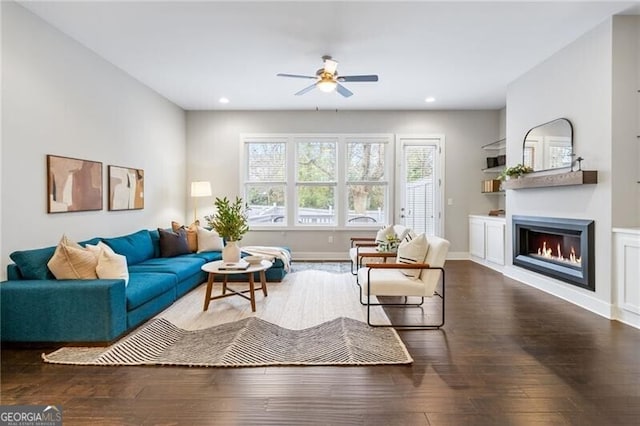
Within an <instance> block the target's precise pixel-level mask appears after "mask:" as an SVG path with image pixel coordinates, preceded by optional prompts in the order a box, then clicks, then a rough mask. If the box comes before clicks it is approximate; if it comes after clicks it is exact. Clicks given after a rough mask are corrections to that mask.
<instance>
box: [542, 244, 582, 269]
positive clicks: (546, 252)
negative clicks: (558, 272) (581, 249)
mask: <svg viewBox="0 0 640 426" xmlns="http://www.w3.org/2000/svg"><path fill="white" fill-rule="evenodd" d="M556 253H557V254H554V253H553V249H551V248H549V247H547V242H546V241H543V242H542V247H538V256H541V257H546V258H547V259H553V260H556V261H559V262H565V263H572V264H575V265H580V264H581V263H582V258H580V257H577V256H576V250H575V249H574V248H573V247H571V252H570V253H569V257H568V258H566V257H564V256H563V255H562V249H561V248H560V243H558V246H557V248H556Z"/></svg>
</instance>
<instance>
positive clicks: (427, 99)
mask: <svg viewBox="0 0 640 426" xmlns="http://www.w3.org/2000/svg"><path fill="white" fill-rule="evenodd" d="M424 101H425V102H428V103H431V102H435V101H436V98H434V97H433V96H429V97H428V98H425V100H424Z"/></svg>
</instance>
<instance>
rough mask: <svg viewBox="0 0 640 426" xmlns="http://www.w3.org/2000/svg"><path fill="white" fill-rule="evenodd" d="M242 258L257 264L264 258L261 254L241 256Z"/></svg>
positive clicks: (251, 263)
mask: <svg viewBox="0 0 640 426" xmlns="http://www.w3.org/2000/svg"><path fill="white" fill-rule="evenodd" d="M242 260H244V261H246V262H249V264H250V265H258V264H259V263H260V262H262V261H263V260H264V257H262V256H246V257H243V258H242Z"/></svg>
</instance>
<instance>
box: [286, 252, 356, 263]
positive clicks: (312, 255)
mask: <svg viewBox="0 0 640 426" xmlns="http://www.w3.org/2000/svg"><path fill="white" fill-rule="evenodd" d="M292 257H293V261H294V262H295V261H296V260H319V261H323V262H330V261H334V262H348V261H349V250H345V251H339V252H325V251H322V252H318V251H294V252H293V253H292Z"/></svg>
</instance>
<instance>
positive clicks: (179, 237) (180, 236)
mask: <svg viewBox="0 0 640 426" xmlns="http://www.w3.org/2000/svg"><path fill="white" fill-rule="evenodd" d="M158 234H159V235H160V257H175V256H180V255H181V254H189V253H191V251H190V250H189V245H188V244H187V231H186V229H184V228H178V230H177V231H176V232H173V231H165V230H164V229H160V228H158Z"/></svg>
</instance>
